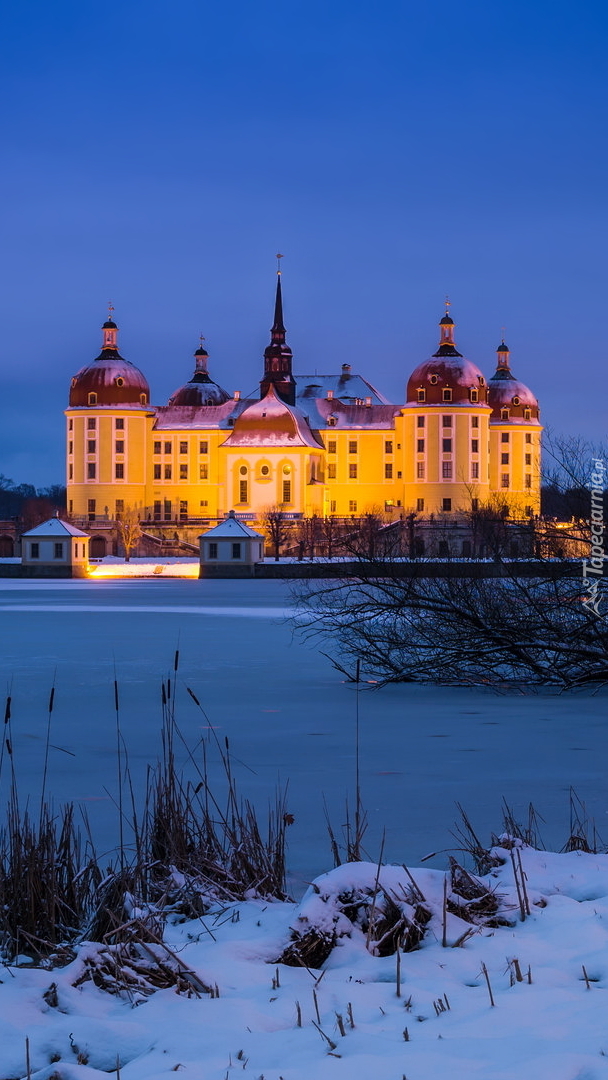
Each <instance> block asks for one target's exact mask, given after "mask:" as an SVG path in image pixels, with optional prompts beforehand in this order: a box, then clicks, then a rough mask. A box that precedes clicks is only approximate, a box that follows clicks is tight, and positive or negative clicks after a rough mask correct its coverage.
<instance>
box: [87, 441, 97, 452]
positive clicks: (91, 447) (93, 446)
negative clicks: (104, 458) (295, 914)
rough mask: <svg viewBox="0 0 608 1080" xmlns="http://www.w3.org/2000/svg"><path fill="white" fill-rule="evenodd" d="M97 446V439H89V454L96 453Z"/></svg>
mask: <svg viewBox="0 0 608 1080" xmlns="http://www.w3.org/2000/svg"><path fill="white" fill-rule="evenodd" d="M96 447H97V443H96V442H95V439H87V454H94V453H95V449H96Z"/></svg>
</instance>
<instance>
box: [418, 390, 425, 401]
mask: <svg viewBox="0 0 608 1080" xmlns="http://www.w3.org/2000/svg"><path fill="white" fill-rule="evenodd" d="M418 401H426V390H423V389H420V390H419V391H418Z"/></svg>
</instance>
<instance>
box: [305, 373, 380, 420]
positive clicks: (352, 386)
mask: <svg viewBox="0 0 608 1080" xmlns="http://www.w3.org/2000/svg"><path fill="white" fill-rule="evenodd" d="M345 366H346V365H345ZM295 379H296V402H297V404H298V406H299V408H301V409H302V410H303V411H304V412H306V408H307V405H306V402H307V401H308V400H309V399H310V398H313V399H314V398H324V397H327V392H328V390H329V391H330V392H333V396H334V397H335V398H340V400H341V401H344V402H346V403H350V404H353V405H354V404H355V403H356V402H357V401H365V398H371V399H372V404H374V405H389V404H390V402H389V401H388V398H385V397H384V395H383V394H381V393H380V391H379V390H376V388H375V386H372V384H371V383H370V382H368V381H367V379H364V378H363V376H362V375H351V373H350V371H346V370H343V371H342V372H341V373H340V374H338V375H316V374H315V375H296V376H295Z"/></svg>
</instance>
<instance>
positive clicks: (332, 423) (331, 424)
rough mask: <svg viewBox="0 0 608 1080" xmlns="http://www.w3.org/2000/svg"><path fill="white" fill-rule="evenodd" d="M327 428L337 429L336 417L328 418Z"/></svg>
mask: <svg viewBox="0 0 608 1080" xmlns="http://www.w3.org/2000/svg"><path fill="white" fill-rule="evenodd" d="M327 426H328V427H335V426H336V418H335V416H328V417H327Z"/></svg>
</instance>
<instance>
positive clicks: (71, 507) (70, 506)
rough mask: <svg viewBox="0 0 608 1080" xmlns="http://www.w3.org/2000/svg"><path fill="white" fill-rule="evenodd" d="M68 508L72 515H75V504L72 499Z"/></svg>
mask: <svg viewBox="0 0 608 1080" xmlns="http://www.w3.org/2000/svg"><path fill="white" fill-rule="evenodd" d="M68 508H69V512H70V514H73V513H74V503H73V500H72V499H70V501H69V503H68Z"/></svg>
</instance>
